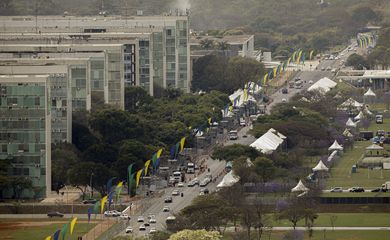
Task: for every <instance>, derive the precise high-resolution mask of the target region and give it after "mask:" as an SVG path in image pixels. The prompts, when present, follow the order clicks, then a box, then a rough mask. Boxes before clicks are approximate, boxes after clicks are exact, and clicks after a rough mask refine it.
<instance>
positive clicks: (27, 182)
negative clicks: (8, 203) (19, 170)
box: [10, 176, 32, 199]
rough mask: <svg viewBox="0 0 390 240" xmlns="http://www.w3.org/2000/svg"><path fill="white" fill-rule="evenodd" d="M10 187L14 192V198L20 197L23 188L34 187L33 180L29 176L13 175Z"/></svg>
mask: <svg viewBox="0 0 390 240" xmlns="http://www.w3.org/2000/svg"><path fill="white" fill-rule="evenodd" d="M10 187H12V190H13V193H14V195H13V198H16V199H20V197H21V194H22V192H23V190H30V189H32V181H31V179H30V178H27V177H22V176H13V177H11V178H10Z"/></svg>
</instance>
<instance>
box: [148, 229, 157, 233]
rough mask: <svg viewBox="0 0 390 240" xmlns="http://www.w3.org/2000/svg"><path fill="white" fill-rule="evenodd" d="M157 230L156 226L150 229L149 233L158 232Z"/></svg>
mask: <svg viewBox="0 0 390 240" xmlns="http://www.w3.org/2000/svg"><path fill="white" fill-rule="evenodd" d="M156 232H157V230H156V229H155V228H151V229H150V230H149V233H150V234H153V233H156Z"/></svg>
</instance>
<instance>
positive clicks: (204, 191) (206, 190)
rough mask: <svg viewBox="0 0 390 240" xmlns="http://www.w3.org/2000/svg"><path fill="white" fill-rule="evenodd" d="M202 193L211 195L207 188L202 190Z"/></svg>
mask: <svg viewBox="0 0 390 240" xmlns="http://www.w3.org/2000/svg"><path fill="white" fill-rule="evenodd" d="M200 191H201V192H203V193H204V194H209V190H208V189H207V188H202V189H201V190H200Z"/></svg>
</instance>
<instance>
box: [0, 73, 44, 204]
mask: <svg viewBox="0 0 390 240" xmlns="http://www.w3.org/2000/svg"><path fill="white" fill-rule="evenodd" d="M48 92H49V90H48V89H47V88H46V83H45V82H39V83H38V82H34V83H30V82H29V83H24V82H22V83H20V82H19V83H13V82H12V83H8V82H7V83H6V82H2V81H1V80H0V161H1V160H4V159H10V160H11V168H10V169H9V172H8V174H9V175H10V176H22V177H27V178H29V179H31V180H32V184H33V188H34V189H35V190H34V191H32V190H30V191H23V192H22V197H42V196H44V195H45V192H46V176H45V175H46V156H47V155H46V152H47V151H49V152H50V150H48V149H47V147H48V148H50V146H47V145H46V140H47V139H46V138H47V134H46V128H47V127H48V126H46V120H47V119H50V115H46V113H48V114H49V113H50V111H47V112H46V107H47V106H48V105H49V104H50V103H49V101H48V99H47V97H46V96H47V95H48ZM49 127H50V126H49ZM48 145H50V144H48ZM49 167H50V166H49ZM3 194H4V196H5V197H12V194H13V193H12V191H8V192H5V193H4V192H3ZM7 195H8V196H7Z"/></svg>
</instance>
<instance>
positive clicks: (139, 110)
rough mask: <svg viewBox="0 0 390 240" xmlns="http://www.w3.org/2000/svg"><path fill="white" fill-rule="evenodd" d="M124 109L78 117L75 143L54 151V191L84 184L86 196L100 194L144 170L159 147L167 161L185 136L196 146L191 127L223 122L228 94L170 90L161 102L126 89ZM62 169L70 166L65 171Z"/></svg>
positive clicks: (132, 89) (159, 99) (59, 146)
mask: <svg viewBox="0 0 390 240" xmlns="http://www.w3.org/2000/svg"><path fill="white" fill-rule="evenodd" d="M125 99H126V110H124V111H122V110H118V109H111V108H104V109H102V110H98V111H96V112H92V113H90V114H83V113H78V114H75V115H74V119H73V120H74V121H73V128H72V130H73V131H72V133H73V136H72V137H73V139H72V140H73V144H61V145H57V146H55V148H54V149H53V151H52V173H53V184H54V188H55V189H58V188H60V187H61V186H62V185H63V184H64V183H67V184H72V185H75V186H80V189H81V190H82V191H83V192H84V193H85V191H86V186H87V185H89V184H90V183H92V185H93V186H94V188H95V189H97V190H98V191H99V192H100V193H102V194H103V193H104V192H105V191H106V187H105V185H106V182H107V180H108V179H110V178H111V177H117V180H125V179H126V178H127V167H128V165H129V164H132V163H134V170H136V169H140V168H142V167H143V165H144V162H145V161H146V160H148V159H150V158H151V157H152V155H153V153H155V152H156V151H157V150H158V149H160V148H164V149H165V151H164V152H163V155H162V157H163V158H168V155H169V149H170V147H171V146H172V145H174V144H175V143H176V142H177V141H178V140H179V139H181V138H182V137H183V136H187V142H188V144H189V145H191V144H192V139H191V138H190V137H188V136H191V133H192V130H191V128H198V127H203V129H205V128H206V127H207V126H208V125H207V122H208V118H213V119H215V120H218V119H219V118H221V116H220V115H221V113H220V109H222V108H223V106H225V105H226V104H227V103H228V102H229V99H228V97H227V96H226V95H225V94H222V93H220V92H216V91H212V92H211V93H208V94H201V95H198V94H182V93H181V92H180V91H177V90H172V89H169V90H167V91H166V93H165V95H164V97H162V98H151V97H150V96H148V95H147V93H146V92H145V91H144V90H143V89H141V88H139V87H131V88H128V89H126V98H125ZM64 166H67V167H66V168H65V167H64Z"/></svg>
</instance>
